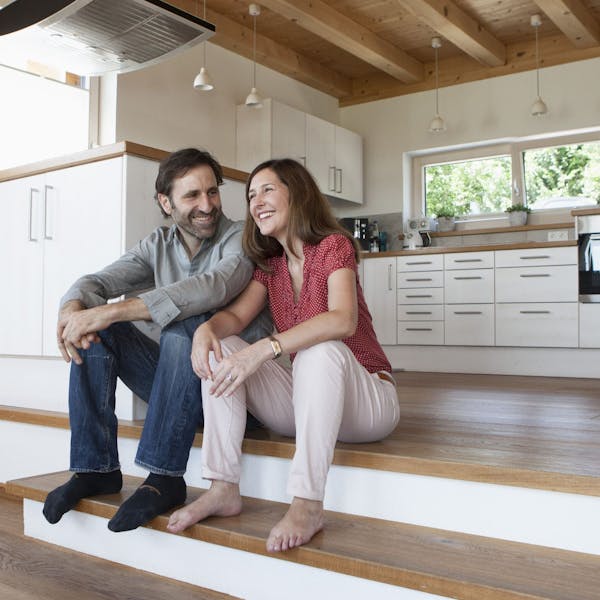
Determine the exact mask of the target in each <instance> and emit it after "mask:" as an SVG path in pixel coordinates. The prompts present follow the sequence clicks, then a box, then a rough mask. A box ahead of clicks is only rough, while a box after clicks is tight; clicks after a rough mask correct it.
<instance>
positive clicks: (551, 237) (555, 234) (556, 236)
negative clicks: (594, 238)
mask: <svg viewBox="0 0 600 600" xmlns="http://www.w3.org/2000/svg"><path fill="white" fill-rule="evenodd" d="M568 239H569V232H568V231H564V230H560V229H558V230H556V231H549V232H548V241H549V242H566V241H567V240H568Z"/></svg>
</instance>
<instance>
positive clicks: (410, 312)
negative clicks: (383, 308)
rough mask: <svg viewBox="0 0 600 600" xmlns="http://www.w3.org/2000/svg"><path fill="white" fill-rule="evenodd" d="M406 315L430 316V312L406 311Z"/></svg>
mask: <svg viewBox="0 0 600 600" xmlns="http://www.w3.org/2000/svg"><path fill="white" fill-rule="evenodd" d="M406 314H407V315H432V314H433V313H432V312H431V311H430V310H407V311H406Z"/></svg>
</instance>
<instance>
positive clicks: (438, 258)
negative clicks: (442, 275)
mask: <svg viewBox="0 0 600 600" xmlns="http://www.w3.org/2000/svg"><path fill="white" fill-rule="evenodd" d="M396 266H397V268H398V273H403V272H405V271H442V270H443V269H444V255H443V254H421V255H418V256H398V257H397V259H396Z"/></svg>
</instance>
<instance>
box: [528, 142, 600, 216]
mask: <svg viewBox="0 0 600 600" xmlns="http://www.w3.org/2000/svg"><path fill="white" fill-rule="evenodd" d="M523 169H524V173H525V197H526V200H527V205H528V206H529V207H530V208H532V209H536V210H537V209H544V208H569V207H576V206H592V205H596V204H597V203H600V142H585V143H580V144H570V145H566V146H555V147H552V148H537V149H532V150H526V151H524V152H523Z"/></svg>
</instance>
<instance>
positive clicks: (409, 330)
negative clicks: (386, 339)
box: [398, 321, 444, 346]
mask: <svg viewBox="0 0 600 600" xmlns="http://www.w3.org/2000/svg"><path fill="white" fill-rule="evenodd" d="M398 344H408V345H411V346H419V345H425V346H442V345H443V344H444V323H443V321H400V322H398Z"/></svg>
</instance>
